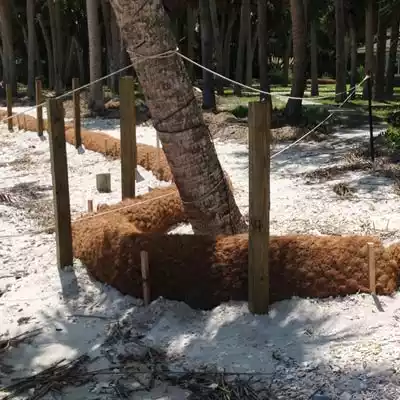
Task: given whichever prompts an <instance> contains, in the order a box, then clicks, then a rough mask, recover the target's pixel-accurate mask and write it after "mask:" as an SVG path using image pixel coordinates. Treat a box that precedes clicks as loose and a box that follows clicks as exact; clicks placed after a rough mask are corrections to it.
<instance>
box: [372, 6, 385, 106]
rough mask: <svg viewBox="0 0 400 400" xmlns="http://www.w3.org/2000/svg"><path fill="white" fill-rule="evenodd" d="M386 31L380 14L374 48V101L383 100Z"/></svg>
mask: <svg viewBox="0 0 400 400" xmlns="http://www.w3.org/2000/svg"><path fill="white" fill-rule="evenodd" d="M386 29H387V19H386V17H385V16H383V15H382V14H381V13H380V15H379V20H378V35H377V36H378V40H377V46H376V47H377V49H376V71H375V86H374V99H375V100H383V98H384V96H385V66H386V65H385V64H386Z"/></svg>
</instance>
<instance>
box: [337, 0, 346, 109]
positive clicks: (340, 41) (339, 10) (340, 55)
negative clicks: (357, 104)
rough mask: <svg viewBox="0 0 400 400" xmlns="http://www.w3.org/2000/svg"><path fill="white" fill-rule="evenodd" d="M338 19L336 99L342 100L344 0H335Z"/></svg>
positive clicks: (344, 86) (343, 86)
mask: <svg viewBox="0 0 400 400" xmlns="http://www.w3.org/2000/svg"><path fill="white" fill-rule="evenodd" d="M335 21H336V34H335V36H336V89H335V90H336V101H337V102H342V101H343V100H344V99H345V98H346V64H345V62H346V54H345V43H344V35H345V26H344V10H343V0H335Z"/></svg>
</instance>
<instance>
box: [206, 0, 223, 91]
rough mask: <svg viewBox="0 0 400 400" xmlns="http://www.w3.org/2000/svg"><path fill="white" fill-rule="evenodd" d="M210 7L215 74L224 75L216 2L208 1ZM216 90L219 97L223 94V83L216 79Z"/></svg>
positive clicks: (213, 0)
mask: <svg viewBox="0 0 400 400" xmlns="http://www.w3.org/2000/svg"><path fill="white" fill-rule="evenodd" d="M209 6H210V17H211V24H212V30H213V35H214V50H215V58H216V59H217V72H218V73H220V74H222V75H223V73H224V46H223V42H222V40H221V29H220V25H219V21H218V11H217V4H216V0H209ZM215 82H216V88H217V93H218V94H219V95H220V96H223V94H224V82H223V81H222V80H221V79H219V78H216V79H215Z"/></svg>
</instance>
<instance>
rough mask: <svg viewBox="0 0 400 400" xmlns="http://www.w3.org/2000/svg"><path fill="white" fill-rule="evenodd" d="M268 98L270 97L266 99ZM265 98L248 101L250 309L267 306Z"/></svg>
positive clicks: (267, 128)
mask: <svg viewBox="0 0 400 400" xmlns="http://www.w3.org/2000/svg"><path fill="white" fill-rule="evenodd" d="M269 101H270V100H269ZM270 109H271V107H270V105H269V104H268V101H266V102H263V103H259V102H252V103H250V104H249V194H250V195H249V197H250V198H249V219H250V226H249V277H248V279H249V309H250V311H251V312H252V313H255V314H266V313H267V312H268V307H269V265H268V262H269V261H268V258H269V211H270V187H269V184H270V144H271V136H270V127H271V114H270Z"/></svg>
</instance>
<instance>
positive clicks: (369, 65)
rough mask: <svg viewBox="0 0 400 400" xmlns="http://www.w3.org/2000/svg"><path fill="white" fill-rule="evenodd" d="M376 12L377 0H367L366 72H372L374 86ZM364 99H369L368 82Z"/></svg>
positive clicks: (365, 85)
mask: <svg viewBox="0 0 400 400" xmlns="http://www.w3.org/2000/svg"><path fill="white" fill-rule="evenodd" d="M374 12H375V1H374V0H367V8H366V10H365V73H366V74H368V72H370V73H371V80H372V84H371V87H373V75H374V72H375V60H374V34H375V28H374ZM363 98H364V100H366V99H368V85H367V82H365V84H364V89H363Z"/></svg>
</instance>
